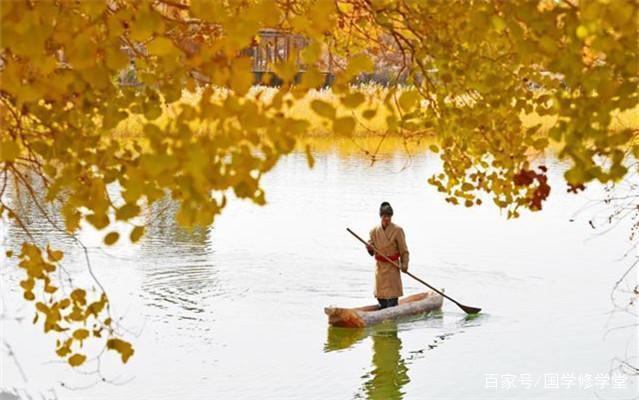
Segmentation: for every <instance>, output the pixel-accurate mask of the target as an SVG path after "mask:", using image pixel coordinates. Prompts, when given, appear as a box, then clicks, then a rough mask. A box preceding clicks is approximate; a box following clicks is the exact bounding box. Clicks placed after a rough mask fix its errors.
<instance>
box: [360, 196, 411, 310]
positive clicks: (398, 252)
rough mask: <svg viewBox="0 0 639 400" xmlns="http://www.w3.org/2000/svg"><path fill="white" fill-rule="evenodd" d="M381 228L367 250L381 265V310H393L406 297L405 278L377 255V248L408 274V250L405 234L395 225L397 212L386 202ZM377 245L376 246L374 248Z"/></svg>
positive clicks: (378, 285) (378, 270)
mask: <svg viewBox="0 0 639 400" xmlns="http://www.w3.org/2000/svg"><path fill="white" fill-rule="evenodd" d="M379 216H380V218H381V224H380V225H378V226H376V227H375V228H373V229H371V231H370V240H369V241H368V243H369V246H367V247H366V248H367V250H368V254H370V255H371V256H373V255H374V256H375V260H376V261H377V265H376V268H375V297H376V298H377V301H378V302H379V308H380V309H383V308H387V307H393V306H396V305H397V298H398V297H400V296H402V295H403V294H404V292H403V290H402V278H401V275H400V271H399V269H397V267H396V266H394V265H393V264H391V263H389V262H388V261H386V260H385V259H384V258H382V257H381V256H380V255H379V254H375V250H373V246H375V248H376V249H377V250H378V251H379V252H380V253H381V254H383V255H385V256H386V257H388V258H390V259H391V260H393V261H394V262H395V263H396V264H398V265H399V266H400V267H401V270H402V271H403V272H406V271H408V247H407V246H406V237H405V235H404V230H403V229H402V228H401V227H399V226H397V225H395V224H394V223H392V222H391V219H392V217H393V208H392V207H391V205H390V204H389V203H388V202H386V201H385V202H383V203H382V204H381V205H380V207H379ZM371 245H373V246H371Z"/></svg>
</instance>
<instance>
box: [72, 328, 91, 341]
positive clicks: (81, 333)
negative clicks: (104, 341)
mask: <svg viewBox="0 0 639 400" xmlns="http://www.w3.org/2000/svg"><path fill="white" fill-rule="evenodd" d="M87 337H89V331H88V330H86V329H84V328H80V329H76V330H75V331H74V332H73V338H74V339H75V340H84V339H86V338H87Z"/></svg>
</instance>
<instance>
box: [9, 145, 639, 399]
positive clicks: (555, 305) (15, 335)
mask: <svg viewBox="0 0 639 400" xmlns="http://www.w3.org/2000/svg"><path fill="white" fill-rule="evenodd" d="M545 162H546V164H547V165H550V166H551V171H550V172H551V175H550V178H549V179H550V182H551V186H552V193H551V196H550V199H549V201H547V202H546V204H545V206H544V210H543V211H541V212H538V213H531V212H523V213H522V216H521V217H520V218H518V219H516V220H507V219H506V217H505V214H503V213H502V214H500V212H499V210H498V209H497V208H496V207H494V206H492V205H491V202H490V200H488V199H486V200H488V201H485V205H483V206H481V207H473V208H465V207H463V206H452V205H450V204H448V203H446V202H445V201H444V196H443V195H441V194H440V193H438V192H437V191H436V190H435V188H434V187H432V186H430V185H429V184H428V183H427V182H426V180H427V178H428V177H429V176H430V175H431V174H432V173H434V172H438V171H439V170H438V168H439V161H438V159H437V157H434V156H433V155H432V154H427V155H426V154H417V155H414V156H413V157H412V158H411V159H410V160H409V159H408V158H407V156H406V155H405V154H404V153H403V152H402V151H398V152H396V153H395V154H392V155H389V156H386V157H383V158H382V159H381V160H380V161H378V162H376V163H375V164H374V165H373V166H371V165H370V163H368V162H367V161H366V160H365V159H363V158H362V157H360V156H357V155H347V154H343V153H341V152H337V151H335V150H333V151H331V150H325V151H323V152H321V153H319V154H316V165H315V167H314V168H313V169H309V168H308V166H307V162H306V159H305V156H304V155H303V154H302V153H295V154H292V155H290V156H287V157H286V158H284V159H283V160H282V161H281V162H280V163H279V164H278V165H277V166H276V168H275V169H274V170H273V171H272V172H271V173H269V174H267V175H266V176H265V177H264V180H263V186H264V188H265V190H266V195H267V196H266V197H267V201H268V203H267V205H266V206H264V207H260V206H257V205H254V204H252V203H249V202H246V201H239V200H232V201H230V203H229V205H228V206H227V208H226V209H225V210H224V212H223V214H222V215H221V216H219V217H218V218H217V219H216V221H215V223H214V225H213V226H211V227H209V228H207V229H203V228H202V229H196V230H194V231H193V232H189V231H186V230H184V229H182V228H180V227H178V226H176V224H175V222H174V219H173V215H174V213H175V211H176V205H175V204H172V203H171V202H170V201H169V200H166V201H163V202H160V203H158V204H156V205H154V206H153V209H152V210H150V212H149V213H148V215H147V217H146V218H147V220H146V222H147V223H148V224H149V226H148V229H147V234H146V236H145V237H144V238H143V240H141V241H140V242H139V243H138V244H130V243H128V241H121V242H120V243H118V244H116V245H115V246H113V247H102V246H101V245H100V243H101V238H102V235H103V233H100V234H98V233H96V232H95V231H93V230H92V229H91V228H86V229H84V230H83V231H82V232H81V234H80V239H81V240H82V241H83V242H84V243H85V244H86V245H87V247H88V248H89V255H90V262H91V267H92V269H93V270H94V272H95V274H96V275H97V277H98V279H99V281H100V282H101V284H102V285H103V286H104V287H105V289H106V290H107V292H108V294H109V297H110V300H111V302H112V313H113V315H114V316H115V317H117V318H119V320H118V322H119V324H120V325H121V327H122V328H123V329H126V330H127V332H128V333H126V334H125V338H126V339H127V340H130V341H131V342H132V343H133V345H134V347H135V355H134V356H133V357H132V358H131V359H130V360H129V362H128V363H127V364H126V365H122V364H121V362H120V361H119V359H118V357H117V356H116V354H114V353H107V354H104V355H103V356H102V357H101V360H100V371H101V375H97V374H95V373H90V372H91V371H92V370H94V369H95V368H96V365H97V364H96V362H95V361H92V362H89V363H87V365H86V368H81V369H75V370H72V369H71V368H69V367H68V366H67V365H65V364H63V363H60V362H59V360H58V359H57V356H56V355H55V352H54V349H55V348H54V346H55V343H54V342H55V339H54V337H53V336H52V335H47V336H45V335H43V334H42V328H41V326H38V327H34V326H33V325H32V324H31V319H32V318H33V315H34V312H33V308H32V306H31V305H30V304H25V303H24V301H22V300H21V295H22V292H21V291H19V290H18V289H19V288H17V281H18V280H19V279H20V278H21V277H22V274H23V272H22V271H17V269H16V268H14V264H13V261H11V262H9V261H8V260H7V259H6V258H2V259H0V260H1V261H2V286H3V287H2V315H3V319H2V321H1V323H2V337H3V339H4V340H5V341H6V343H8V344H9V345H10V346H11V348H12V349H13V351H14V354H15V358H14V357H10V356H9V355H8V352H7V351H6V349H5V348H4V347H3V352H2V376H1V377H2V382H1V385H0V387H1V388H2V389H4V390H5V391H14V390H15V389H16V388H17V389H19V390H20V393H23V395H24V396H26V395H25V393H29V394H30V395H32V396H34V397H37V398H40V395H42V396H43V397H44V398H52V397H54V396H56V397H57V398H59V399H109V400H112V399H255V398H259V399H359V398H362V399H365V398H370V399H402V398H403V399H455V400H457V399H542V398H543V399H580V400H581V399H597V398H602V399H627V398H632V397H633V396H638V395H639V392H638V386H637V381H636V378H631V377H628V376H626V375H621V374H619V372H618V371H617V370H615V369H614V368H615V366H616V363H615V362H614V360H615V358H618V359H622V360H630V361H633V362H635V365H636V361H637V331H636V329H635V328H632V327H630V328H620V327H623V326H626V325H629V324H630V325H631V324H634V323H636V318H635V317H632V316H631V315H629V314H627V313H623V312H613V310H614V307H613V304H612V302H611V290H612V288H613V286H614V284H615V282H616V280H617V279H619V277H620V276H621V275H622V274H623V272H624V271H625V270H626V269H627V268H628V267H629V265H630V262H631V260H630V259H631V258H633V257H634V256H635V254H636V253H634V252H633V253H631V256H630V257H628V258H625V259H622V256H623V255H624V254H625V253H626V252H627V251H628V249H629V248H630V247H631V245H632V243H631V241H630V240H629V239H628V235H629V232H630V222H631V221H629V220H627V221H625V222H623V223H621V224H620V225H619V226H618V227H617V228H615V229H613V230H611V231H609V232H606V233H602V230H603V229H601V230H593V229H592V228H591V227H590V225H589V224H588V220H589V219H590V218H591V217H592V216H594V215H597V216H599V217H601V215H603V214H601V213H602V212H604V213H605V206H603V205H601V204H599V205H596V206H595V207H594V208H586V209H583V210H582V208H583V206H584V205H588V204H590V203H588V201H589V200H592V199H597V198H600V197H601V196H603V191H602V188H601V187H598V186H596V185H591V187H589V188H588V189H587V190H586V192H585V193H582V194H580V195H577V196H575V195H573V194H569V193H566V190H565V187H564V186H563V185H562V184H561V182H560V180H561V174H562V173H563V170H565V168H566V166H564V165H562V164H561V163H559V162H558V161H556V160H554V159H553V158H552V157H548V159H546V160H545ZM404 167H406V168H404ZM19 197H20V196H18V195H17V194H16V193H9V195H8V198H9V201H10V202H14V203H16V202H17V199H18V198H19ZM382 201H389V202H390V203H391V204H392V206H393V208H394V210H395V215H394V217H393V222H395V223H397V224H398V225H400V226H402V227H403V228H404V230H405V232H406V237H407V243H408V247H409V250H410V254H411V263H410V267H409V269H410V271H411V272H412V273H413V274H415V275H416V276H418V277H420V278H422V279H424V280H426V281H427V282H429V283H431V284H433V285H434V286H436V287H441V288H445V289H446V293H447V294H448V295H449V296H452V297H453V298H455V299H457V300H458V301H460V302H462V303H464V304H467V305H472V306H477V307H481V308H482V309H483V312H482V313H481V314H480V315H478V316H477V317H474V318H469V317H467V316H466V315H465V314H464V313H463V312H462V311H461V310H460V309H458V308H457V307H456V306H455V305H454V304H452V303H451V302H449V301H445V302H444V306H443V309H442V311H441V312H439V313H435V314H434V315H431V316H427V317H421V318H413V319H411V320H408V321H403V322H400V323H385V324H382V325H379V326H376V327H374V328H369V329H364V330H348V329H337V328H333V329H329V327H328V324H327V319H326V316H325V315H324V313H323V308H324V307H325V306H328V305H339V306H349V307H350V306H360V305H366V304H373V303H374V302H375V299H374V298H373V295H372V291H373V282H374V264H373V260H372V258H371V257H369V256H368V254H367V252H366V251H365V249H364V247H363V246H362V245H361V244H360V243H359V242H357V241H356V240H355V239H354V238H353V237H352V236H350V235H349V234H348V233H347V232H346V227H350V228H351V229H353V230H354V231H355V232H358V233H359V234H360V235H364V236H366V235H368V231H369V230H370V229H371V228H372V227H373V226H374V225H376V224H378V223H379V217H378V215H377V211H378V207H379V204H380V203H381V202H382ZM23 206H24V209H25V210H26V213H27V214H28V216H29V218H28V222H29V224H30V226H31V228H32V230H33V232H34V233H35V235H36V237H37V238H38V239H39V240H42V241H50V242H51V243H52V245H53V246H54V247H56V248H60V249H62V250H64V251H65V253H66V254H65V258H64V266H65V268H66V269H67V271H68V272H69V273H70V275H71V276H73V277H74V279H75V282H76V283H77V284H83V285H84V284H91V281H90V279H89V277H88V274H87V265H86V262H85V261H84V258H83V257H84V256H83V252H82V250H81V249H80V248H79V247H78V246H77V245H75V244H74V242H73V241H71V240H70V239H69V238H67V237H65V236H64V235H63V234H61V233H60V232H59V231H57V230H56V229H55V228H53V227H52V226H51V225H50V224H49V223H48V222H47V221H45V220H43V219H42V218H41V217H40V216H39V215H38V211H37V210H36V209H35V207H33V206H32V205H30V204H29V203H28V202H25V204H24V205H23ZM580 210H581V211H580ZM602 210H603V211H602ZM576 213H577V214H576ZM572 219H574V221H571V220H572ZM122 229H125V228H122ZM0 235H1V236H0V247H2V254H3V255H2V257H4V250H5V249H6V248H7V247H17V246H19V244H20V243H21V242H22V241H23V240H25V236H24V234H23V233H22V232H21V230H20V229H19V228H18V227H17V226H15V225H12V224H10V223H9V222H7V220H4V221H3V222H2V227H1V228H0ZM403 282H404V292H405V293H407V294H411V293H417V292H419V291H423V290H424V288H423V287H422V286H421V285H420V284H419V283H418V282H415V281H412V280H411V279H410V277H407V276H404V277H403ZM621 300H623V299H620V301H621ZM635 310H636V308H635ZM633 358H634V360H633ZM16 361H17V362H16ZM17 365H19V366H20V367H18V366H17ZM20 369H22V370H23V372H24V375H25V376H24V377H23V376H22V374H21V373H20ZM25 378H26V381H25ZM103 379H104V380H105V381H106V382H104V381H103ZM0 398H2V396H1V395H0Z"/></svg>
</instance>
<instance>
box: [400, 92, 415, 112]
mask: <svg viewBox="0 0 639 400" xmlns="http://www.w3.org/2000/svg"><path fill="white" fill-rule="evenodd" d="M418 101H419V93H418V92H417V91H416V90H405V91H403V92H402V94H401V95H400V96H399V106H400V107H401V108H402V110H404V111H406V112H408V111H411V110H412V109H413V107H415V105H416V104H417V102H418Z"/></svg>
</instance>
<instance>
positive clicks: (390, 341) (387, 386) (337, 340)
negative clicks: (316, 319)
mask: <svg viewBox="0 0 639 400" xmlns="http://www.w3.org/2000/svg"><path fill="white" fill-rule="evenodd" d="M368 336H370V337H371V338H372V341H373V356H372V368H371V370H370V372H368V373H366V374H365V375H364V376H363V377H362V379H364V380H365V381H364V382H363V385H362V388H361V389H360V390H359V392H358V393H357V394H356V395H355V398H367V399H385V400H394V399H401V398H403V396H404V392H403V391H402V388H403V387H404V385H406V384H407V383H408V382H410V378H409V376H408V366H407V363H406V360H405V359H404V358H403V357H402V355H401V350H402V340H401V339H400V338H399V336H398V327H397V323H396V322H392V321H388V322H385V323H383V324H381V325H378V326H376V327H372V328H366V329H364V328H362V329H349V328H337V327H329V328H328V334H327V339H326V344H325V346H324V351H326V352H329V351H336V350H345V349H348V348H349V347H351V346H353V345H354V344H356V343H358V342H360V341H362V340H363V339H365V338H366V337H368Z"/></svg>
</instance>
